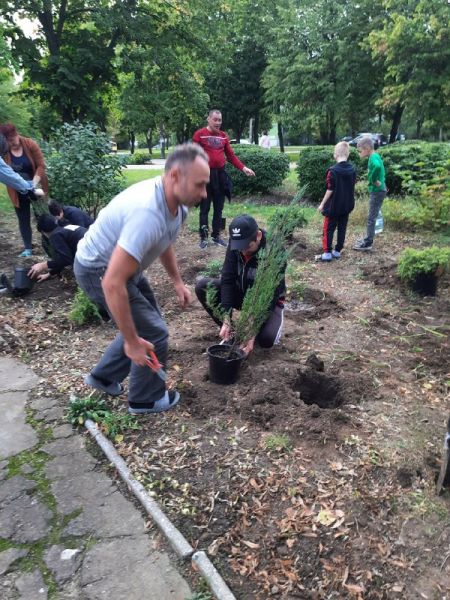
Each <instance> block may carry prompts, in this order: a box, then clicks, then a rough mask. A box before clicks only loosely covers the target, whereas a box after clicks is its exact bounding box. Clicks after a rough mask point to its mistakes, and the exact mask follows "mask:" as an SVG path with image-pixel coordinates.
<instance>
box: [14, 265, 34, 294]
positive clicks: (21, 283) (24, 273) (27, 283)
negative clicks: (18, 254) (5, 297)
mask: <svg viewBox="0 0 450 600" xmlns="http://www.w3.org/2000/svg"><path fill="white" fill-rule="evenodd" d="M29 270H30V268H29V267H16V268H15V269H14V289H16V290H23V291H26V292H28V291H29V290H31V288H32V287H33V280H32V279H30V277H28V271H29Z"/></svg>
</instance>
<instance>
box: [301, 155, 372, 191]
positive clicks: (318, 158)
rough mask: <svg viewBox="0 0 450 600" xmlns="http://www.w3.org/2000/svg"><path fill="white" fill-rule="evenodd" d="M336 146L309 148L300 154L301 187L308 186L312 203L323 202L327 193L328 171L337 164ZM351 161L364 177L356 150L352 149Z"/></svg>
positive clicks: (307, 189)
mask: <svg viewBox="0 0 450 600" xmlns="http://www.w3.org/2000/svg"><path fill="white" fill-rule="evenodd" d="M333 152H334V146H308V147H307V148H304V149H303V150H302V151H301V152H300V157H299V159H298V163H297V173H298V181H299V186H307V188H306V196H307V197H308V199H309V200H311V201H312V202H319V201H320V200H322V198H323V195H324V194H325V191H326V181H325V177H326V173H327V170H328V169H329V168H330V167H332V166H333V165H334V164H335V162H336V161H335V160H334V157H333ZM349 161H350V162H351V163H352V164H353V165H354V166H355V168H356V170H357V172H358V175H359V176H362V175H363V174H364V170H363V169H362V167H361V159H360V158H359V154H358V152H357V150H356V149H355V148H351V149H350V156H349Z"/></svg>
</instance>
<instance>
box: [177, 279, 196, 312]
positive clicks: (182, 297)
mask: <svg viewBox="0 0 450 600" xmlns="http://www.w3.org/2000/svg"><path fill="white" fill-rule="evenodd" d="M175 292H176V294H177V298H178V301H179V303H180V305H181V308H186V307H187V306H189V304H191V302H192V294H191V292H190V290H189V288H188V287H186V286H185V285H184V283H183V282H181V283H177V284H175Z"/></svg>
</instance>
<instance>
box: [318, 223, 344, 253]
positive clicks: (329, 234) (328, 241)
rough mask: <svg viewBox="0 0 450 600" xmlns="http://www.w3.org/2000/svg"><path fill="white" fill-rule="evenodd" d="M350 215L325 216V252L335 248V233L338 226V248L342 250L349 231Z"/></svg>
mask: <svg viewBox="0 0 450 600" xmlns="http://www.w3.org/2000/svg"><path fill="white" fill-rule="evenodd" d="M347 223H348V215H342V216H341V217H325V218H324V220H323V237H322V248H323V251H324V252H331V251H332V250H333V235H334V232H335V230H336V227H337V242H336V248H335V249H336V250H337V251H338V252H340V251H341V250H342V248H343V247H344V242H345V234H346V232H347Z"/></svg>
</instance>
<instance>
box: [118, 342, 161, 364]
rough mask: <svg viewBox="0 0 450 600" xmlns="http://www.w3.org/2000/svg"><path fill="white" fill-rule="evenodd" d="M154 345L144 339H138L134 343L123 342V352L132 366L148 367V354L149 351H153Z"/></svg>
mask: <svg viewBox="0 0 450 600" xmlns="http://www.w3.org/2000/svg"><path fill="white" fill-rule="evenodd" d="M154 349H155V347H154V345H153V344H152V343H151V342H149V341H148V340H144V338H141V337H138V338H136V341H135V342H134V343H132V344H131V343H129V342H125V343H124V345H123V350H124V352H125V354H126V355H127V356H128V358H129V359H130V360H131V361H132V362H134V364H136V365H139V366H140V367H145V366H146V365H148V354H149V351H150V350H154Z"/></svg>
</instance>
